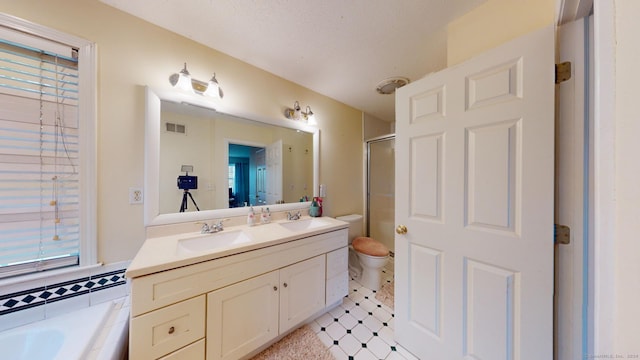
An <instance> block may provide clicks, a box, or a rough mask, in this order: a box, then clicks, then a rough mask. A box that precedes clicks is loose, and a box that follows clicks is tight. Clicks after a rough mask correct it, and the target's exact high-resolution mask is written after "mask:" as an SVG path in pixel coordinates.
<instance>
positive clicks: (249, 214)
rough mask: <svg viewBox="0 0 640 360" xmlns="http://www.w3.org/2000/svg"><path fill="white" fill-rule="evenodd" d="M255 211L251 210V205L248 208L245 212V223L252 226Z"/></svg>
mask: <svg viewBox="0 0 640 360" xmlns="http://www.w3.org/2000/svg"><path fill="white" fill-rule="evenodd" d="M255 217H256V213H255V212H254V211H253V206H252V207H251V208H250V209H249V213H248V214H247V225H249V226H253V225H254V224H255Z"/></svg>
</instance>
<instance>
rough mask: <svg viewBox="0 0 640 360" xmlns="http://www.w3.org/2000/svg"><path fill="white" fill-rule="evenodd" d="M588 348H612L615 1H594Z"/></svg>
mask: <svg viewBox="0 0 640 360" xmlns="http://www.w3.org/2000/svg"><path fill="white" fill-rule="evenodd" d="M593 66H594V159H593V160H594V196H593V198H594V201H593V209H594V222H593V223H594V234H593V236H594V239H593V244H594V249H593V250H594V254H593V269H594V271H593V279H592V281H593V309H592V314H593V339H592V341H590V343H592V344H593V345H592V346H593V348H592V349H589V350H590V352H591V354H614V353H615V351H614V350H615V349H614V348H613V345H614V337H613V336H614V309H615V303H616V298H615V292H614V290H615V281H614V279H615V268H614V265H615V263H614V261H615V258H614V252H613V250H614V243H615V239H616V231H615V218H616V204H615V202H616V192H615V170H616V168H615V155H616V154H615V119H616V110H615V98H616V96H615V75H616V74H615V3H614V2H612V1H596V2H595V3H594V63H593Z"/></svg>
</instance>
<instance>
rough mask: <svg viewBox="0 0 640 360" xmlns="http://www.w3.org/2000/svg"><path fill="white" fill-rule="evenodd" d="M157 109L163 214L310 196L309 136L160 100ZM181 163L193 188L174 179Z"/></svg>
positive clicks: (270, 203)
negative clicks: (189, 169)
mask: <svg viewBox="0 0 640 360" xmlns="http://www.w3.org/2000/svg"><path fill="white" fill-rule="evenodd" d="M161 109H162V111H161V117H160V121H161V125H160V129H161V130H160V178H159V179H158V181H159V182H160V213H161V214H166V213H174V212H178V211H179V210H183V208H184V206H182V204H185V200H186V203H187V207H186V209H184V211H198V209H200V210H211V209H224V208H229V207H238V206H247V205H251V206H258V205H274V204H280V203H283V202H296V201H299V199H300V198H301V197H304V196H307V197H311V196H312V195H313V194H312V193H310V192H313V183H312V182H313V135H312V134H310V133H307V132H302V131H297V130H294V129H287V128H283V127H278V126H274V125H271V124H265V123H261V122H257V121H252V120H247V119H242V118H237V117H232V116H229V115H225V114H221V113H219V112H216V111H213V110H209V109H203V108H200V107H195V106H191V105H188V104H184V103H182V104H176V103H173V102H169V101H164V100H163V101H162V102H161ZM183 165H191V166H193V172H192V173H190V174H189V176H192V177H197V186H195V187H193V186H189V185H190V184H188V183H187V184H185V183H184V182H180V181H176V179H178V177H179V176H185V175H186V174H185V173H182V172H181V169H182V166H183ZM259 174H260V175H259ZM258 180H260V182H258ZM185 187H191V188H190V189H184V188H185ZM285 189H286V191H285ZM185 196H188V198H187V197H185ZM230 200H233V201H230Z"/></svg>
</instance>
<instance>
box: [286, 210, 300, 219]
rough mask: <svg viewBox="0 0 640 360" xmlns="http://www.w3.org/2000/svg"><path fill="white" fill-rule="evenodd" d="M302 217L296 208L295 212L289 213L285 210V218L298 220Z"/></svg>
mask: <svg viewBox="0 0 640 360" xmlns="http://www.w3.org/2000/svg"><path fill="white" fill-rule="evenodd" d="M301 217H302V213H301V212H300V210H298V212H297V213H295V214H291V212H289V211H287V220H299V219H300V218H301Z"/></svg>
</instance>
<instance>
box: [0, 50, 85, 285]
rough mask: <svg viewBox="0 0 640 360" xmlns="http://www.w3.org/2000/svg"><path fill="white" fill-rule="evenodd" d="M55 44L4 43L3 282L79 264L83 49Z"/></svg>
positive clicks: (0, 99)
mask: <svg viewBox="0 0 640 360" xmlns="http://www.w3.org/2000/svg"><path fill="white" fill-rule="evenodd" d="M40 41H42V39H40ZM52 44H53V45H55V46H51V47H48V48H47V47H46V46H43V47H41V48H36V47H33V46H29V45H24V44H19V43H16V42H13V41H11V40H10V39H2V38H0V278H1V277H8V276H13V275H17V274H23V273H28V272H36V271H41V270H47V269H51V268H56V267H61V266H69V265H77V264H78V261H79V246H80V239H79V236H80V224H79V215H80V214H79V208H80V199H79V196H80V195H79V194H80V184H79V178H80V177H79V173H80V168H79V156H80V154H79V131H78V130H79V125H80V124H79V118H78V61H77V50H75V49H73V48H71V47H66V48H65V47H61V46H60V44H59V43H54V42H52ZM51 48H55V49H61V48H62V49H64V51H60V52H65V53H56V52H53V51H51V50H50V49H51Z"/></svg>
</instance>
